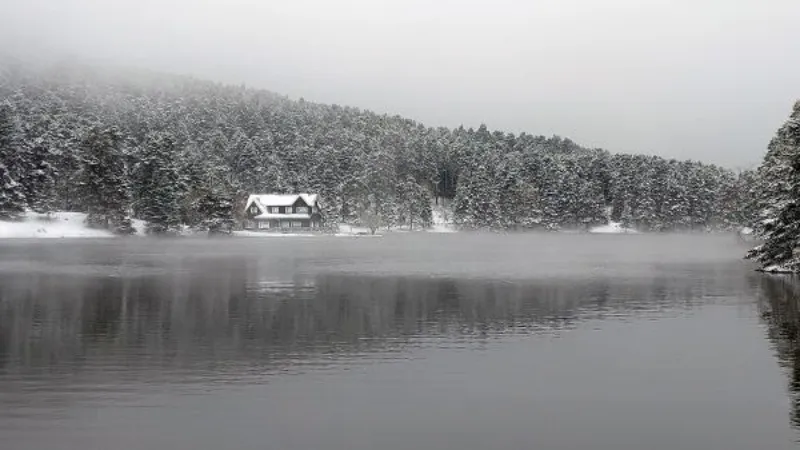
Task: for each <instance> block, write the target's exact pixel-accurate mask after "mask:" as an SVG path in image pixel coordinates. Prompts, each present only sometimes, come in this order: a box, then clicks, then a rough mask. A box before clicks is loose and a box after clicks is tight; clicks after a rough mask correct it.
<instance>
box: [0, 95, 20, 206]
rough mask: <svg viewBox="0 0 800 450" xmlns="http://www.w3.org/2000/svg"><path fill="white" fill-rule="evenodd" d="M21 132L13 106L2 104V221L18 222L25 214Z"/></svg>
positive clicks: (0, 129) (0, 134)
mask: <svg viewBox="0 0 800 450" xmlns="http://www.w3.org/2000/svg"><path fill="white" fill-rule="evenodd" d="M19 146H20V142H19V132H18V127H17V126H16V122H15V119H14V116H13V115H12V110H11V106H10V105H8V104H5V103H3V104H0V220H16V219H19V218H20V217H22V214H23V213H24V212H25V204H26V198H25V189H24V186H23V185H22V184H21V183H20V182H19V181H18V175H19V170H18V169H19V168H20V167H22V166H24V160H23V159H22V156H23V155H22V152H20V148H19Z"/></svg>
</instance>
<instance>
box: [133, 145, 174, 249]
mask: <svg viewBox="0 0 800 450" xmlns="http://www.w3.org/2000/svg"><path fill="white" fill-rule="evenodd" d="M176 154H177V151H176V144H175V137H174V136H173V135H172V134H170V133H167V132H156V133H150V134H149V135H148V136H147V138H146V141H145V143H144V146H143V148H141V149H140V151H139V154H138V155H139V158H138V162H137V163H136V165H135V167H134V169H133V180H134V183H135V186H136V189H135V194H136V195H135V201H134V210H135V211H136V214H137V216H138V217H139V218H140V219H143V220H144V221H146V222H147V233H148V234H156V235H162V234H167V233H173V232H176V231H177V230H178V226H179V225H180V207H179V196H180V191H181V186H180V184H179V183H180V177H179V173H178V169H177V166H176V164H175V162H174V161H175V155H176Z"/></svg>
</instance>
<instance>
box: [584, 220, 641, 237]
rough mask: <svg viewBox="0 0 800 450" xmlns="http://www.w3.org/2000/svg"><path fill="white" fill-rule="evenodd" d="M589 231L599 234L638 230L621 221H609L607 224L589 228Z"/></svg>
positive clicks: (629, 232)
mask: <svg viewBox="0 0 800 450" xmlns="http://www.w3.org/2000/svg"><path fill="white" fill-rule="evenodd" d="M589 233H598V234H634V233H638V231H636V230H634V229H633V228H628V227H625V226H623V225H622V223H621V222H609V223H608V224H607V225H600V226H597V227H594V228H591V229H589Z"/></svg>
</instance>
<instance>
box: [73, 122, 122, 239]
mask: <svg viewBox="0 0 800 450" xmlns="http://www.w3.org/2000/svg"><path fill="white" fill-rule="evenodd" d="M121 143H122V135H121V134H120V132H119V131H118V130H116V129H113V128H100V127H98V128H93V129H92V130H90V131H89V133H88V135H87V136H86V138H85V139H84V140H83V142H82V144H81V150H80V169H79V174H78V176H77V179H78V181H79V185H80V192H81V197H82V199H83V203H84V205H85V206H86V208H87V211H88V213H89V214H88V216H87V218H86V221H87V223H88V225H89V226H92V227H98V228H105V229H109V230H111V231H113V232H115V233H117V234H131V233H133V231H134V230H133V227H132V226H131V221H130V216H129V213H128V212H129V209H130V195H129V187H128V186H129V184H128V179H127V177H126V175H125V163H124V160H123V158H122V150H121Z"/></svg>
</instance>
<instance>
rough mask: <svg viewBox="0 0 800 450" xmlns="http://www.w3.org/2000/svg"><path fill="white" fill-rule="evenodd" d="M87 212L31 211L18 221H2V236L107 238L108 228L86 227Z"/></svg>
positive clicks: (0, 224) (21, 237) (111, 235)
mask: <svg viewBox="0 0 800 450" xmlns="http://www.w3.org/2000/svg"><path fill="white" fill-rule="evenodd" d="M85 220H86V214H83V213H75V212H56V213H52V214H50V216H49V217H48V216H46V215H44V214H36V213H33V212H29V213H27V214H26V215H25V217H24V218H23V219H22V220H21V221H18V222H5V221H0V238H19V239H28V238H107V237H114V235H113V234H112V233H111V232H110V231H108V230H96V229H92V228H88V227H86V223H85Z"/></svg>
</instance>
